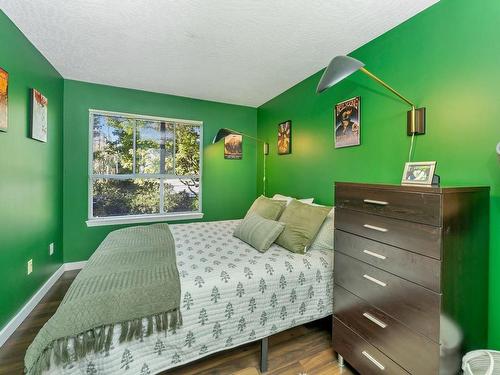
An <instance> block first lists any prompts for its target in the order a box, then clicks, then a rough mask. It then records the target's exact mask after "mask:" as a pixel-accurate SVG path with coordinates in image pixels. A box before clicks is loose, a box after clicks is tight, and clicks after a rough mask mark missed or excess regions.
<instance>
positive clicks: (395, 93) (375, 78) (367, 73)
mask: <svg viewBox="0 0 500 375" xmlns="http://www.w3.org/2000/svg"><path fill="white" fill-rule="evenodd" d="M359 70H361V71H362V72H363V73H365V74H366V75H367V76H368V77H370V78H371V79H373V80H374V81H375V82H377V83H379V84H381V85H382V86H384V87H385V88H386V89H387V90H389V91H390V92H392V93H393V94H394V95H397V96H398V97H399V98H401V99H402V100H404V101H405V102H406V103H408V104H409V105H410V106H411V107H412V110H414V109H415V104H413V103H412V102H411V101H410V100H408V99H407V98H405V97H404V96H403V95H401V94H400V93H399V92H397V91H396V90H394V89H393V88H392V87H391V86H389V85H388V84H387V83H385V82H384V81H382V80H381V79H380V78H378V77H377V76H376V75H375V74H373V73H371V72H369V71H368V70H366V69H365V68H363V67H361V68H359Z"/></svg>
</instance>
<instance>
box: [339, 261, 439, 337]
mask: <svg viewBox="0 0 500 375" xmlns="http://www.w3.org/2000/svg"><path fill="white" fill-rule="evenodd" d="M334 278H335V285H340V286H341V287H343V288H344V289H346V290H348V291H350V292H351V293H353V294H355V295H357V296H359V297H361V298H362V299H364V300H365V301H367V302H368V303H369V304H370V305H373V306H375V307H377V308H379V309H380V310H382V311H383V312H385V313H386V314H388V315H390V316H391V317H393V318H394V319H396V320H399V321H401V322H402V323H403V324H405V325H406V326H408V327H409V328H410V329H412V330H414V331H416V332H419V333H422V334H423V335H425V336H427V337H428V338H430V339H431V340H433V341H435V342H439V315H440V310H441V295H440V294H438V293H435V292H433V291H431V290H429V289H426V288H424V287H421V286H419V285H417V284H414V283H412V282H410V281H407V280H405V279H402V278H401V277H398V276H395V275H393V274H390V273H388V272H386V271H383V270H381V269H378V268H376V267H373V266H371V265H369V264H366V263H364V262H361V261H359V260H356V259H354V258H351V257H350V256H347V255H344V254H341V253H339V252H336V253H335V272H334Z"/></svg>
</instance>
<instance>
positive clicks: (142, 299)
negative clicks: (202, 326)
mask: <svg viewBox="0 0 500 375" xmlns="http://www.w3.org/2000/svg"><path fill="white" fill-rule="evenodd" d="M180 289H181V287H180V280H179V272H178V270H177V265H176V259H175V244H174V238H173V237H172V233H171V232H170V229H169V228H168V225H167V224H154V225H149V226H139V227H132V228H125V229H120V230H116V231H114V232H112V233H110V234H109V235H108V236H107V237H106V238H105V240H104V241H103V242H102V244H101V245H100V246H99V248H98V249H97V250H96V251H95V253H94V254H93V255H92V256H91V257H90V259H89V261H88V262H87V265H86V266H85V268H84V269H83V270H82V271H81V272H80V273H79V274H78V276H77V277H76V278H75V280H74V281H73V283H72V284H71V286H70V288H69V290H68V292H67V293H66V295H65V296H64V299H63V301H62V302H61V305H60V306H59V308H58V309H57V311H56V313H55V314H54V316H53V317H52V318H51V319H50V320H49V321H48V322H47V323H46V324H45V325H44V326H43V328H42V329H41V330H40V332H39V333H38V335H37V336H36V338H35V340H34V341H33V343H32V344H31V345H30V347H29V348H28V351H27V352H26V357H25V361H24V363H25V372H26V373H27V374H30V375H38V374H41V372H42V371H45V370H48V369H49V368H50V364H51V362H54V363H55V364H56V365H59V364H61V363H62V364H65V363H69V362H70V361H73V360H78V359H81V358H83V357H85V356H86V354H88V353H90V352H102V351H104V352H106V351H109V348H110V346H111V343H112V338H113V330H114V326H115V325H117V324H119V325H120V326H121V334H120V338H119V340H120V342H123V341H129V340H132V339H137V338H140V337H143V336H149V335H151V334H152V333H153V332H154V331H156V332H165V333H166V331H167V330H169V329H175V328H177V327H179V326H180V325H181V324H182V319H181V314H180V292H181V291H180ZM143 318H145V322H146V323H145V324H144V325H143ZM68 345H69V346H71V347H73V348H74V351H75V356H76V358H74V357H75V356H71V357H72V358H70V355H69V352H68Z"/></svg>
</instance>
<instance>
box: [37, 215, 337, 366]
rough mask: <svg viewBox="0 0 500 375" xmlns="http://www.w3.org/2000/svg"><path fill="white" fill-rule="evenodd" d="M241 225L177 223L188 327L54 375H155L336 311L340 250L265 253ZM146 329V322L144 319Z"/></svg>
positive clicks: (76, 363)
mask: <svg viewBox="0 0 500 375" xmlns="http://www.w3.org/2000/svg"><path fill="white" fill-rule="evenodd" d="M239 222H240V221H239V220H229V221H214V222H202V223H191V224H175V225H171V226H170V229H171V231H172V234H173V236H174V238H175V243H176V252H177V266H178V269H179V274H180V279H181V289H182V293H181V309H182V317H183V325H182V327H181V328H179V329H178V330H177V331H176V332H169V333H168V334H167V335H165V334H158V333H155V334H153V335H151V336H149V337H143V338H141V339H138V340H135V341H132V342H123V343H122V344H118V337H119V335H120V326H119V325H117V326H115V330H114V336H115V338H114V340H113V342H114V343H113V345H112V346H111V349H110V350H109V352H106V353H97V354H91V355H88V356H87V357H86V358H85V359H83V360H80V361H74V362H72V363H70V364H68V365H66V366H65V367H62V366H60V367H56V366H54V365H52V366H51V368H50V370H49V371H48V372H46V374H85V375H97V374H106V375H107V374H134V375H152V374H157V373H159V372H161V371H165V370H167V369H170V368H173V367H177V366H180V365H182V364H185V363H188V362H191V361H194V360H196V359H199V358H201V357H204V356H206V355H209V354H211V353H215V352H218V351H221V350H225V349H229V348H233V347H236V346H239V345H242V344H244V343H248V342H251V341H255V340H259V339H261V338H263V337H266V336H270V335H272V334H274V333H276V332H279V331H283V330H286V329H288V328H291V327H293V326H297V325H300V324H303V323H307V322H310V321H313V320H316V319H320V318H322V317H325V316H327V315H330V314H332V302H333V301H332V291H333V251H319V250H311V251H309V252H308V253H307V254H305V255H299V254H293V253H291V252H289V251H287V250H285V249H283V248H281V247H280V246H278V245H275V244H273V245H272V246H271V248H270V249H269V250H268V251H267V252H266V253H264V254H262V253H259V252H258V251H257V250H255V249H254V248H252V247H251V246H250V245H247V244H246V243H244V242H243V241H241V240H239V239H237V238H235V237H233V235H232V233H233V231H234V228H235V227H236V226H237V225H238V223H239ZM144 324H146V321H145V322H144Z"/></svg>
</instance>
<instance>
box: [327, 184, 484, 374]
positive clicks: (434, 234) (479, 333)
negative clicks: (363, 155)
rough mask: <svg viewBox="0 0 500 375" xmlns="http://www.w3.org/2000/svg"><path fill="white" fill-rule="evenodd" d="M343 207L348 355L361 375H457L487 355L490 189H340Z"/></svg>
mask: <svg viewBox="0 0 500 375" xmlns="http://www.w3.org/2000/svg"><path fill="white" fill-rule="evenodd" d="M335 205H336V208H335V271H334V279H335V288H334V302H333V303H334V306H333V307H334V322H333V348H334V350H335V351H336V352H337V353H338V354H339V355H340V356H342V357H343V358H344V359H345V360H346V361H347V362H348V363H349V364H350V365H352V366H353V367H354V368H355V369H356V370H358V371H359V372H360V373H361V374H408V373H410V374H425V375H430V374H448V373H450V374H451V373H454V371H455V373H456V370H457V369H459V368H460V358H461V355H462V354H463V352H464V351H466V350H471V349H477V348H484V347H486V338H487V321H488V314H487V313H488V311H487V305H488V303H487V301H488V247H489V242H488V241H489V188H487V187H471V188H434V187H433V188H426V187H407V186H392V185H368V184H352V183H337V184H336V185H335ZM457 343H459V344H457ZM453 347H455V348H458V350H457V349H455V350H454V349H453Z"/></svg>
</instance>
